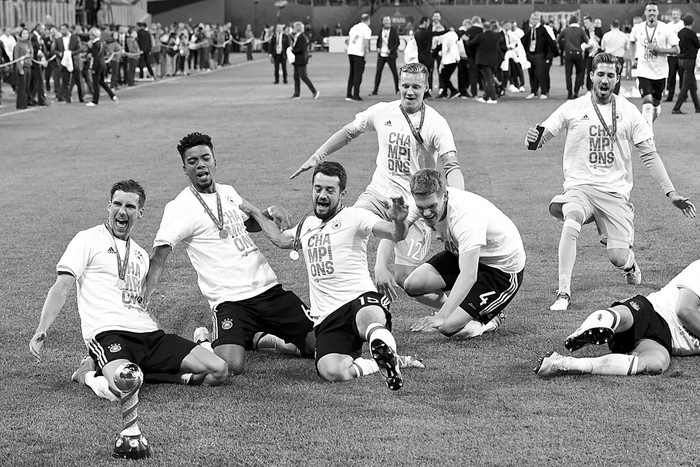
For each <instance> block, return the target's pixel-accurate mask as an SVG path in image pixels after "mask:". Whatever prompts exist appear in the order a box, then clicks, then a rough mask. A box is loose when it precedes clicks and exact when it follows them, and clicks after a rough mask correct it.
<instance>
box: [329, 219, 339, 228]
mask: <svg viewBox="0 0 700 467" xmlns="http://www.w3.org/2000/svg"><path fill="white" fill-rule="evenodd" d="M341 225H342V224H341V223H340V219H336V220H334V221H333V223H332V224H331V229H333V230H338V229H339V228H340V226H341Z"/></svg>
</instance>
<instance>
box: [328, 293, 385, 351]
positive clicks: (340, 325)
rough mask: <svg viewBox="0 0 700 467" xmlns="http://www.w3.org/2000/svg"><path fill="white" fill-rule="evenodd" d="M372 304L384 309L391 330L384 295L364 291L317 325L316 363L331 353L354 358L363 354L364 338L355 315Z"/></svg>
mask: <svg viewBox="0 0 700 467" xmlns="http://www.w3.org/2000/svg"><path fill="white" fill-rule="evenodd" d="M370 305H372V306H378V307H380V308H381V309H382V310H384V316H385V317H386V327H387V329H389V330H391V313H390V312H389V310H387V309H386V307H385V306H384V305H383V304H382V295H381V294H379V293H377V292H367V293H364V294H362V295H360V296H359V297H357V298H356V299H355V300H353V301H351V302H349V303H346V304H345V305H343V306H341V307H340V308H338V309H337V310H335V311H334V312H333V313H331V314H330V315H328V316H327V317H326V319H324V320H323V321H321V324H319V325H318V326H316V363H318V361H319V360H320V359H321V357H323V356H325V355H328V354H331V353H338V354H342V355H350V356H351V357H352V359H353V360H354V359H356V358H357V357H359V356H360V355H362V343H363V342H364V339H363V337H362V336H360V333H359V332H358V330H357V323H356V322H355V316H357V313H358V312H359V311H360V310H361V309H362V308H364V307H366V306H370Z"/></svg>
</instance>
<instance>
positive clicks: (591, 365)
mask: <svg viewBox="0 0 700 467" xmlns="http://www.w3.org/2000/svg"><path fill="white" fill-rule="evenodd" d="M567 360H568V361H569V364H570V368H569V371H570V372H572V373H586V374H592V375H605V376H629V375H636V374H637V367H638V364H639V358H638V357H637V356H636V355H626V354H621V353H611V354H608V355H603V356H601V357H593V358H574V357H568V358H567Z"/></svg>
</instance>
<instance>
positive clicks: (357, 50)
mask: <svg viewBox="0 0 700 467" xmlns="http://www.w3.org/2000/svg"><path fill="white" fill-rule="evenodd" d="M371 37H372V30H371V29H370V28H369V26H367V25H366V24H365V23H363V22H359V23H357V24H356V25H355V26H353V27H351V28H350V32H348V55H357V56H358V57H364V56H365V39H366V40H369V39H370V38H371Z"/></svg>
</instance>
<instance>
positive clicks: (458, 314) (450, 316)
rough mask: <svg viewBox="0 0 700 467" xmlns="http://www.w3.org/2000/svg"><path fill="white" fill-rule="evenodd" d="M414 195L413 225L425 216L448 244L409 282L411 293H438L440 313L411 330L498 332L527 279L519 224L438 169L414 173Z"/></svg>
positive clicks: (460, 334)
mask: <svg viewBox="0 0 700 467" xmlns="http://www.w3.org/2000/svg"><path fill="white" fill-rule="evenodd" d="M411 195H412V196H413V198H414V201H415V206H414V207H412V208H411V212H410V213H409V217H408V223H409V225H410V223H411V222H413V221H415V220H416V219H418V218H419V217H420V218H422V219H424V220H425V222H426V223H427V224H428V225H429V226H430V227H431V228H432V229H434V230H436V231H437V232H438V236H439V238H440V239H442V241H443V242H444V243H445V250H444V251H442V252H440V253H438V254H436V255H435V256H433V257H432V258H430V259H429V260H428V261H427V262H426V263H424V264H422V265H420V266H419V267H418V268H417V269H416V270H415V271H413V272H412V273H411V275H410V276H408V278H407V279H406V282H405V284H404V288H405V290H406V293H408V294H409V295H412V296H417V295H424V294H435V295H436V296H437V299H436V300H435V305H434V307H435V308H437V309H438V311H437V313H436V314H434V315H431V316H426V317H423V318H421V319H419V320H418V321H417V322H416V323H414V324H413V326H411V330H412V331H434V330H437V331H440V332H441V333H442V334H444V335H445V336H447V337H455V338H457V339H468V338H472V337H476V336H480V335H482V334H483V333H486V332H493V331H495V330H496V329H497V328H498V327H499V325H500V323H501V320H502V319H503V316H502V311H503V310H504V309H505V307H506V306H507V305H508V303H510V301H511V300H512V299H513V297H515V294H516V293H517V292H518V289H520V284H521V283H522V280H523V271H524V269H525V250H524V249H523V242H522V240H521V239H520V233H519V232H518V229H517V227H516V226H515V224H513V221H511V220H510V219H509V218H508V217H507V216H506V215H505V214H503V212H501V211H500V210H499V209H498V208H497V207H496V206H494V205H493V204H491V202H489V201H488V200H486V199H484V198H482V197H481V196H479V195H476V194H474V193H470V192H468V191H464V190H459V189H456V188H449V187H445V183H444V181H443V180H442V177H441V174H440V172H438V171H436V170H433V169H422V170H419V171H418V172H417V173H416V174H415V175H414V176H413V178H412V179H411ZM448 291H450V294H449V296H446V294H445V292H448Z"/></svg>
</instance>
